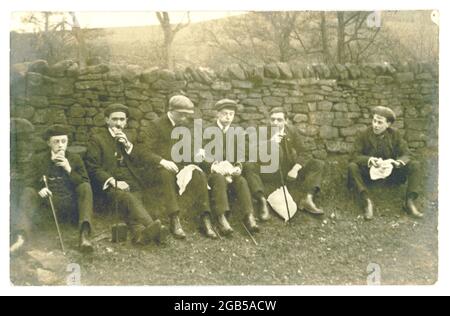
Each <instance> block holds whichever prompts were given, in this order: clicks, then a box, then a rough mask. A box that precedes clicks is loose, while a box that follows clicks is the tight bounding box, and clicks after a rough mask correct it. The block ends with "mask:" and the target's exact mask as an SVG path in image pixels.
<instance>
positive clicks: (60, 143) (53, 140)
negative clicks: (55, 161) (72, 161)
mask: <svg viewBox="0 0 450 316" xmlns="http://www.w3.org/2000/svg"><path fill="white" fill-rule="evenodd" d="M68 145H69V137H67V136H66V135H64V136H53V137H50V139H49V140H48V146H49V147H50V148H51V150H52V152H54V153H55V154H57V153H59V152H66V150H67V146H68Z"/></svg>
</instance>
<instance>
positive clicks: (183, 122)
mask: <svg viewBox="0 0 450 316" xmlns="http://www.w3.org/2000/svg"><path fill="white" fill-rule="evenodd" d="M194 108H195V107H194V104H193V103H192V101H191V100H190V99H189V98H187V97H185V96H182V95H177V96H174V97H172V98H171V99H170V100H169V111H168V112H167V114H166V115H164V116H162V117H161V118H159V119H158V120H157V121H155V122H154V123H153V124H152V125H151V126H150V127H149V128H147V129H146V130H145V132H144V133H143V134H142V137H141V142H142V144H143V145H145V147H146V154H147V161H149V162H150V164H151V169H150V173H151V175H152V177H151V178H152V179H153V180H156V181H153V184H156V185H160V186H161V188H162V191H163V198H162V199H161V200H162V201H163V203H164V206H165V208H166V212H167V214H169V217H170V231H171V233H172V234H173V236H174V237H175V238H177V239H185V238H186V233H185V232H184V230H183V227H182V225H181V222H180V217H179V215H180V211H181V208H180V206H179V203H178V199H179V191H178V187H177V175H178V174H179V173H180V171H182V169H183V168H184V167H186V166H188V165H192V162H193V161H194V158H193V157H192V160H191V163H178V164H177V163H175V162H174V161H173V159H172V148H173V147H174V145H175V144H176V140H175V139H172V131H173V130H174V129H176V128H177V127H186V128H191V127H192V126H191V125H192V117H193V115H194V113H195V111H194ZM193 142H194V141H193V140H192V142H191V143H193ZM188 189H189V190H190V191H192V192H195V194H196V203H195V204H196V205H195V207H196V210H195V212H196V215H197V217H198V218H199V219H200V222H201V230H202V231H203V233H204V234H205V235H206V236H207V237H208V238H211V239H217V238H218V236H217V234H216V233H215V232H214V229H213V227H212V223H211V207H210V203H209V192H208V181H207V178H206V175H205V173H204V172H202V171H201V170H200V168H198V169H196V170H194V171H193V172H192V179H191V181H190V182H189V185H188Z"/></svg>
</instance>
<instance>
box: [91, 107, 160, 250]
mask: <svg viewBox="0 0 450 316" xmlns="http://www.w3.org/2000/svg"><path fill="white" fill-rule="evenodd" d="M129 116H130V112H129V109H128V107H126V106H125V105H122V104H112V105H110V106H108V107H107V108H106V110H105V121H106V126H105V128H104V129H103V130H102V131H99V132H96V133H95V134H94V135H93V137H92V138H91V140H90V142H89V146H88V151H87V154H86V167H87V169H88V172H89V175H90V177H91V179H92V182H93V186H94V187H95V188H96V192H103V194H104V195H105V197H106V200H107V202H108V204H109V205H114V203H117V204H116V205H118V208H119V212H120V213H121V214H122V215H123V217H124V218H125V221H126V223H127V224H128V226H129V227H130V230H131V232H132V241H133V243H135V244H137V245H146V244H148V243H150V242H152V241H155V242H157V243H161V242H163V241H164V238H165V236H166V234H165V228H164V226H162V224H161V221H160V220H156V221H154V220H153V218H152V217H151V216H150V214H149V213H148V211H147V209H146V208H145V206H144V204H143V191H144V190H145V185H144V181H143V180H142V179H141V176H140V172H139V170H140V168H142V167H143V166H144V165H145V162H144V160H143V157H144V156H143V154H142V150H141V149H142V148H140V147H141V146H140V145H138V144H136V142H135V141H133V140H132V139H131V138H130V137H129V136H128V135H127V134H126V130H125V128H126V126H127V122H128V119H129Z"/></svg>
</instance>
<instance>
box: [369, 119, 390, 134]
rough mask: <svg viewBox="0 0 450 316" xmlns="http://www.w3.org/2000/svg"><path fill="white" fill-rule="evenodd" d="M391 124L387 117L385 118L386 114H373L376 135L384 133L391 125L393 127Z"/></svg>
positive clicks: (373, 126)
mask: <svg viewBox="0 0 450 316" xmlns="http://www.w3.org/2000/svg"><path fill="white" fill-rule="evenodd" d="M391 125H392V123H389V122H388V121H387V118H385V117H384V116H380V115H377V114H375V115H374V116H373V120H372V128H373V132H374V133H375V135H381V134H383V133H384V132H386V130H387V129H388V128H389V127H391Z"/></svg>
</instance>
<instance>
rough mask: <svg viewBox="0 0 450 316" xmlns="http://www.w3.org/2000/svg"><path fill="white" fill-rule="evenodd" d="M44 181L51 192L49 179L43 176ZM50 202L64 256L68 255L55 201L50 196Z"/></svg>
mask: <svg viewBox="0 0 450 316" xmlns="http://www.w3.org/2000/svg"><path fill="white" fill-rule="evenodd" d="M42 179H43V180H44V184H45V187H46V189H47V190H49V188H48V181H47V177H46V176H43V177H42ZM48 200H49V201H50V207H51V209H52V213H53V218H54V220H55V224H56V230H57V231H58V237H59V242H60V243H61V249H62V251H63V254H64V255H66V248H65V247H64V241H63V239H62V235H61V230H60V229H59V224H58V217H57V216H56V211H55V206H54V204H53V199H52V197H51V195H49V196H48Z"/></svg>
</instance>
